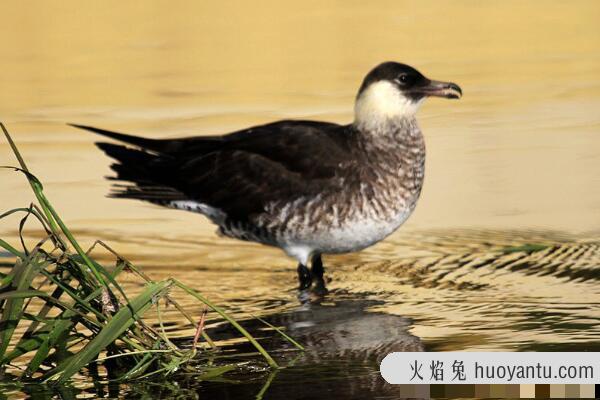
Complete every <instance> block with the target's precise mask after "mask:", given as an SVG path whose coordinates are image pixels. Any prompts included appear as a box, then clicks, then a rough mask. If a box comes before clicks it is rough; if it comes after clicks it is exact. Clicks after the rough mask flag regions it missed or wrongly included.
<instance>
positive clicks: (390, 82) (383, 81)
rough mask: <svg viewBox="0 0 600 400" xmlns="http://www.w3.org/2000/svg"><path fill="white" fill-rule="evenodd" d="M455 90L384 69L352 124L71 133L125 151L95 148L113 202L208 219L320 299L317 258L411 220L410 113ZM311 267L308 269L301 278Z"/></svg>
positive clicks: (414, 156)
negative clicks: (189, 133)
mask: <svg viewBox="0 0 600 400" xmlns="http://www.w3.org/2000/svg"><path fill="white" fill-rule="evenodd" d="M461 95H462V91H461V89H460V87H459V86H458V85H456V84H454V83H451V82H441V81H434V80H430V79H427V78H426V77H425V76H423V75H422V74H421V73H420V72H419V71H417V70H416V69H414V68H412V67H410V66H408V65H405V64H400V63H397V62H384V63H382V64H380V65H378V66H377V67H375V68H374V69H373V70H371V71H370V72H369V73H368V74H367V75H366V77H365V78H364V80H363V82H362V85H361V86H360V89H359V91H358V94H357V96H356V101H355V106H354V121H353V122H352V123H351V124H348V125H338V124H335V123H330V122H318V121H303V120H283V121H277V122H272V123H268V124H265V125H259V126H254V127H251V128H247V129H243V130H240V131H236V132H233V133H229V134H227V135H219V136H198V137H188V138H179V139H148V138H143V137H138V136H132V135H127V134H123V133H117V132H111V131H107V130H104V129H98V128H94V127H90V126H83V125H72V126H74V127H77V128H81V129H86V130H89V131H92V132H95V133H97V134H100V135H103V136H106V137H109V138H111V139H115V140H117V141H120V142H124V143H126V144H128V145H130V146H123V145H119V144H113V143H104V142H100V143H96V145H97V146H98V147H99V148H100V149H101V150H103V151H104V152H105V153H106V154H107V155H108V156H110V157H112V158H113V159H115V160H116V162H115V163H114V164H112V165H111V168H112V169H113V171H114V172H116V176H115V177H112V178H109V179H113V180H118V181H122V182H125V183H121V184H115V185H114V187H113V190H112V192H111V193H110V194H109V196H110V197H117V198H126V199H137V200H143V201H148V202H151V203H154V204H158V205H161V206H165V207H170V208H175V209H181V210H186V211H192V212H196V213H201V214H204V215H205V216H206V217H208V219H210V220H211V221H212V222H213V223H215V224H216V225H217V226H218V227H219V228H218V230H219V233H221V234H223V235H225V236H228V237H232V238H236V239H241V240H248V241H253V242H258V243H262V244H265V245H270V246H276V247H279V248H281V249H283V250H284V251H285V252H286V253H287V254H288V255H289V256H291V257H293V258H295V259H296V260H297V261H298V277H299V281H300V289H307V288H309V287H310V286H311V285H312V283H313V281H314V282H315V288H317V289H320V290H325V283H324V280H323V272H324V268H323V263H322V260H321V255H322V254H335V253H347V252H354V251H358V250H361V249H364V248H366V247H369V246H371V245H373V244H375V243H377V242H379V241H380V240H382V239H384V238H385V237H387V236H388V235H390V234H391V233H392V232H394V231H395V230H396V229H398V227H400V225H402V224H403V223H404V221H406V219H407V218H408V217H409V215H410V214H411V213H412V212H413V210H414V208H415V205H416V203H417V200H418V198H419V194H420V193H421V187H422V186H423V178H424V172H425V169H424V167H425V142H424V140H423V135H422V133H421V130H420V129H419V126H418V124H417V120H416V118H415V113H416V112H417V110H418V109H419V106H420V105H421V104H422V103H423V101H424V100H425V99H426V98H427V97H429V96H437V97H445V98H449V99H457V98H460V97H461ZM309 262H311V264H312V265H311V269H310V270H309V269H308V265H309Z"/></svg>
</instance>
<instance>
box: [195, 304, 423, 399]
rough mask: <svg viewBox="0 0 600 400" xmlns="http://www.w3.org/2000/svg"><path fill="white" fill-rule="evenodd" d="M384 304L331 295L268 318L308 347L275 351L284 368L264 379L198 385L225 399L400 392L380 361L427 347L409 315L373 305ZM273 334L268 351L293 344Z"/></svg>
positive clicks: (207, 393)
mask: <svg viewBox="0 0 600 400" xmlns="http://www.w3.org/2000/svg"><path fill="white" fill-rule="evenodd" d="M380 304H381V303H380V302H377V301H370V300H360V299H336V296H328V297H327V298H324V299H321V300H316V301H311V302H306V303H304V304H302V305H300V306H299V307H298V308H297V309H294V310H292V311H290V312H286V313H283V314H276V315H272V316H270V317H268V318H265V320H266V321H267V322H269V323H270V324H273V325H275V326H280V327H283V328H285V332H286V333H287V334H288V335H290V336H291V337H293V338H294V339H295V340H297V341H298V342H299V343H301V344H302V345H303V346H304V347H305V349H306V351H305V352H303V353H297V352H292V351H283V352H280V353H277V354H283V355H282V356H280V358H279V359H278V360H277V361H278V363H280V364H281V365H282V366H284V368H283V369H281V370H278V371H276V372H274V373H272V374H271V375H270V376H268V377H267V378H265V379H262V380H260V381H253V382H249V383H243V384H238V385H231V384H220V383H214V382H213V383H201V384H198V386H197V390H198V392H199V393H201V395H202V396H208V397H210V398H227V399H238V398H240V399H242V398H243V399H246V398H253V397H254V396H256V395H257V394H259V393H261V391H263V392H264V398H268V399H286V400H290V399H319V398H330V399H354V398H357V399H358V398H361V399H362V398H373V397H378V398H396V397H397V396H398V394H399V392H398V388H397V387H394V386H392V385H389V384H387V383H386V382H385V381H384V380H383V378H381V376H380V374H379V364H380V362H381V360H382V359H383V358H384V357H385V356H386V355H387V354H388V353H390V352H394V351H398V352H404V351H423V344H422V343H421V341H420V339H419V338H418V337H416V336H414V335H412V334H410V333H409V329H410V326H411V322H410V320H409V319H407V318H404V317H401V316H397V315H391V314H385V313H381V312H372V311H369V309H370V308H373V307H375V306H378V305H380ZM259 324H260V323H255V322H253V321H246V323H245V324H244V326H247V327H248V326H249V325H250V326H249V327H250V330H251V331H253V332H255V331H256V329H259V326H260V325H259ZM252 325H255V326H252ZM269 335H272V336H271V337H270V339H267V340H264V339H263V341H262V343H263V344H265V345H266V346H267V348H268V349H269V350H270V351H272V352H273V351H276V350H278V349H279V350H281V349H291V348H293V346H292V345H291V344H290V343H288V342H287V341H286V340H285V339H282V338H281V336H280V335H279V334H277V333H276V332H269ZM266 383H268V387H265V384H266Z"/></svg>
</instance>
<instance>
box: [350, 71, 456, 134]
mask: <svg viewBox="0 0 600 400" xmlns="http://www.w3.org/2000/svg"><path fill="white" fill-rule="evenodd" d="M429 96H436V97H445V98H447V99H458V98H460V97H461V96H462V90H461V89H460V87H459V86H458V85H457V84H455V83H452V82H442V81H434V80H430V79H427V78H426V77H424V76H423V75H422V74H421V73H420V72H419V71H417V70H416V69H414V68H413V67H411V66H409V65H406V64H400V63H397V62H391V61H390V62H384V63H382V64H379V65H378V66H377V67H375V68H373V69H372V70H371V72H369V73H368V74H367V76H365V79H364V80H363V83H362V85H361V87H360V89H359V91H358V95H357V96H356V104H355V106H354V118H355V124H359V125H364V124H367V125H372V124H381V123H385V122H386V121H390V120H396V119H399V118H407V117H408V118H411V117H413V116H414V114H415V113H416V112H417V110H418V109H419V106H420V105H421V104H422V103H423V101H424V100H425V99H426V98H427V97H429Z"/></svg>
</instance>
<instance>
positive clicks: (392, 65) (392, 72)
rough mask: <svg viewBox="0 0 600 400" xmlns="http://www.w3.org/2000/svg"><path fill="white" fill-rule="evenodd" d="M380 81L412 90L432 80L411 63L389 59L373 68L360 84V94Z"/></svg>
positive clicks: (407, 90)
mask: <svg viewBox="0 0 600 400" xmlns="http://www.w3.org/2000/svg"><path fill="white" fill-rule="evenodd" d="M379 81H389V82H391V83H393V84H394V85H395V86H397V87H398V89H399V90H401V91H403V92H410V89H412V88H414V87H416V86H424V85H427V84H428V83H429V82H430V81H429V79H427V78H425V77H424V76H423V74H421V73H420V72H419V71H417V70H416V69H414V68H413V67H411V66H410V65H406V64H401V63H398V62H394V61H387V62H384V63H381V64H379V65H378V66H376V67H375V68H373V69H372V70H371V71H370V72H369V73H368V74H367V76H365V79H364V80H363V82H362V85H361V86H360V89H359V90H358V95H357V97H358V96H360V95H361V93H362V92H363V91H364V90H365V89H367V88H368V87H369V86H370V85H371V84H372V83H375V82H379Z"/></svg>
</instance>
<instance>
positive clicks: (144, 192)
mask: <svg viewBox="0 0 600 400" xmlns="http://www.w3.org/2000/svg"><path fill="white" fill-rule="evenodd" d="M140 139H141V138H140ZM96 146H98V148H100V149H101V150H102V151H104V153H106V155H108V156H109V157H111V158H113V159H115V160H116V162H115V163H113V164H112V165H111V169H112V170H113V171H115V172H116V174H117V176H116V177H110V178H109V179H111V180H118V181H123V182H125V183H124V184H115V185H113V190H112V191H111V193H110V194H109V196H110V197H118V198H127V199H138V200H145V201H149V202H152V203H156V204H161V205H165V204H168V203H170V202H172V201H176V200H185V199H186V196H185V195H184V194H183V193H181V192H180V191H178V190H176V189H174V188H172V187H170V186H169V182H170V179H172V178H173V172H174V171H173V168H174V164H173V159H172V158H171V157H168V156H163V155H160V154H152V153H149V152H147V151H145V150H138V149H132V148H128V147H126V146H122V145H118V144H112V143H102V142H100V143H96Z"/></svg>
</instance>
